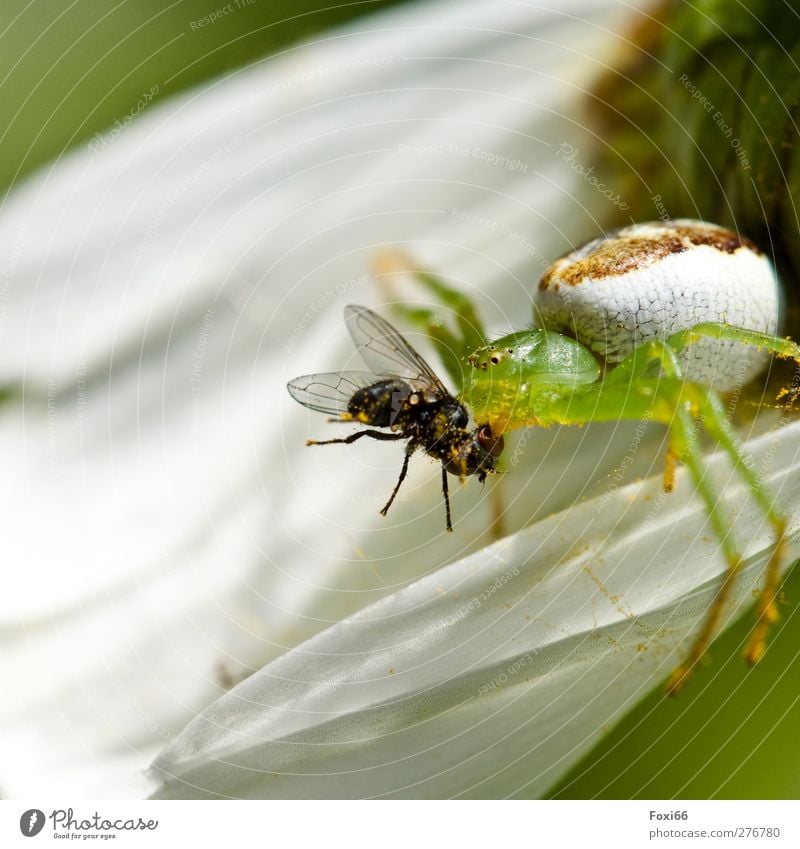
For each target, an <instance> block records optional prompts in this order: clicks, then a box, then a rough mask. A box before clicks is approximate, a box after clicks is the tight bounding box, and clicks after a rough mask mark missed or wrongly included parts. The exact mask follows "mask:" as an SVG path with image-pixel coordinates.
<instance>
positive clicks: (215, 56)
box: [0, 0, 396, 191]
mask: <svg viewBox="0 0 800 849" xmlns="http://www.w3.org/2000/svg"><path fill="white" fill-rule="evenodd" d="M395 2H396V0H357V2H353V3H340V4H336V3H330V4H323V3H320V2H311V0H229V2H228V0H177V2H172V3H170V2H162V0H119V2H109V0H73V2H72V3H63V4H61V3H49V2H45V0H33V1H32V2H31V0H3V2H2V4H0V80H2V82H0V116H2V118H0V128H2V130H1V132H2V135H0V191H5V190H6V189H8V187H9V186H11V185H13V184H14V183H16V182H17V181H18V180H19V179H20V178H21V177H23V176H24V175H25V174H27V173H29V172H30V171H32V170H33V169H35V168H36V167H38V166H40V165H42V164H44V163H45V162H48V161H50V160H54V159H57V158H58V157H59V156H60V155H61V154H62V153H64V151H66V150H67V149H68V148H70V147H73V146H75V145H77V144H80V143H81V142H83V143H86V142H87V141H88V140H89V139H91V138H92V136H93V135H94V133H96V132H101V131H103V130H106V129H108V128H110V127H111V126H113V124H114V121H122V120H124V118H125V116H126V115H129V114H130V113H131V112H132V110H135V109H136V108H137V103H138V102H139V101H140V99H142V98H143V97H144V96H145V95H146V94H147V93H148V92H150V91H151V89H152V87H153V86H154V85H155V86H157V87H158V93H157V94H156V96H155V97H154V98H153V102H162V101H163V100H164V99H165V98H167V97H170V96H171V95H174V94H175V93H177V92H179V91H180V90H181V89H184V88H187V87H189V86H192V85H195V84H196V83H198V82H200V81H201V80H204V79H207V78H209V77H213V76H217V75H220V74H224V73H225V72H226V71H230V70H232V69H234V68H238V67H241V66H243V65H247V64H248V63H250V62H253V61H255V60H258V59H260V58H262V57H264V56H267V55H269V54H271V53H276V52H279V51H280V50H282V49H285V48H286V47H288V46H289V45H291V44H292V43H294V42H297V41H299V40H303V39H306V38H309V37H311V36H313V35H316V34H318V33H320V32H322V31H324V30H326V29H328V28H329V27H332V26H335V25H336V24H341V23H344V22H345V21H348V20H351V19H353V18H355V17H358V16H359V15H364V14H366V13H368V12H371V11H373V10H376V9H378V8H386V7H387V6H391V5H394V3H395ZM220 12H222V14H221V16H220V17H219V18H218V19H217V20H215V21H214V22H213V23H202V24H201V22H202V21H203V19H204V18H206V17H207V16H209V15H212V14H214V13H220Z"/></svg>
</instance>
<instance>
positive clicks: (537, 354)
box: [462, 330, 600, 433]
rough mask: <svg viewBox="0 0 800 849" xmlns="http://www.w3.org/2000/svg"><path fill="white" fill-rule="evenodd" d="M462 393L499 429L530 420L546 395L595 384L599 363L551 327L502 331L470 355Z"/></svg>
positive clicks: (476, 414) (478, 417) (475, 412)
mask: <svg viewBox="0 0 800 849" xmlns="http://www.w3.org/2000/svg"><path fill="white" fill-rule="evenodd" d="M467 363H468V366H469V367H468V368H467V370H466V374H465V382H464V391H463V394H462V398H463V400H464V402H465V404H466V405H467V406H468V407H469V408H470V409H471V410H472V413H473V415H474V417H475V420H476V421H485V422H489V423H490V424H491V425H492V428H493V429H494V430H495V432H497V433H501V432H502V431H503V430H506V429H509V428H513V427H519V426H521V425H522V424H526V423H531V422H532V421H533V420H534V419H535V417H536V412H535V411H536V399H537V397H539V396H540V395H542V394H549V393H552V392H553V391H561V390H563V389H570V388H574V387H577V386H584V385H588V384H591V383H594V382H595V381H596V380H597V379H598V378H599V376H600V366H599V364H598V362H597V360H596V359H595V358H594V356H593V355H592V353H591V352H590V351H589V350H588V349H587V348H585V347H584V346H583V345H581V344H580V342H576V341H575V340H574V339H571V338H569V337H568V336H564V335H562V334H560V333H556V332H554V331H550V330H525V331H520V332H517V333H511V334H509V335H508V336H503V337H502V338H501V339H497V340H496V341H494V342H492V343H491V344H489V345H486V346H484V347H483V348H478V349H477V350H476V351H473V352H472V354H470V355H469V356H468V357H467Z"/></svg>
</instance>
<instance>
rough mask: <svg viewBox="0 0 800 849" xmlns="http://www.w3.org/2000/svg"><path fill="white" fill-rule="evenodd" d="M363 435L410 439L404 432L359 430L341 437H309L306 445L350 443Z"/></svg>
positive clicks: (388, 439)
mask: <svg viewBox="0 0 800 849" xmlns="http://www.w3.org/2000/svg"><path fill="white" fill-rule="evenodd" d="M337 421H338V420H337ZM362 436H369V437H370V438H371V439H378V440H380V441H382V442H394V441H395V440H396V439H408V437H407V436H404V435H403V434H402V433H383V431H380V430H359V431H358V433H351V434H350V436H344V437H341V438H340V439H307V440H306V445H350V443H351V442H355V441H356V440H357V439H361V437H362Z"/></svg>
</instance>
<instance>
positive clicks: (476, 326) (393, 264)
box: [374, 249, 486, 392]
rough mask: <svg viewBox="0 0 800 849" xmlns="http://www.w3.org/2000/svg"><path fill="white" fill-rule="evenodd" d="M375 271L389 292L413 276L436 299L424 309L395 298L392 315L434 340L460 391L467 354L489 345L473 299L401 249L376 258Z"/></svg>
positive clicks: (386, 252)
mask: <svg viewBox="0 0 800 849" xmlns="http://www.w3.org/2000/svg"><path fill="white" fill-rule="evenodd" d="M374 268H375V275H376V277H377V279H378V281H379V283H380V284H381V285H382V286H383V287H384V288H385V289H386V290H387V291H388V292H389V293H392V292H393V281H394V279H395V277H396V275H410V276H411V277H412V279H413V280H414V281H415V282H416V283H417V284H418V285H419V286H420V287H421V288H422V289H423V290H425V291H426V292H427V293H428V295H429V296H431V297H432V299H433V301H434V305H432V306H424V307H418V306H413V307H412V306H408V305H407V304H404V303H402V301H401V299H400V298H395V300H394V303H392V305H391V308H392V312H393V313H394V314H395V315H396V316H397V317H398V318H401V319H403V320H404V321H406V322H407V323H408V324H410V325H412V326H414V327H417V328H419V329H420V330H422V331H423V332H424V333H425V334H426V335H427V336H429V337H430V338H431V340H432V341H433V343H434V345H435V347H436V350H437V353H438V354H439V356H440V357H441V359H442V363H443V364H444V366H445V368H446V369H447V373H448V375H449V376H450V378H451V380H453V382H454V383H455V385H456V391H457V392H460V391H461V389H462V386H463V381H464V374H463V369H464V360H465V359H466V356H467V354H469V353H470V351H473V350H475V349H476V348H479V347H480V346H481V345H484V344H485V342H486V335H485V331H484V329H483V324H482V323H481V321H480V319H479V318H478V312H477V310H476V308H475V304H474V303H473V301H472V299H471V298H469V297H467V296H466V295H465V294H463V293H462V292H460V291H458V290H457V289H454V288H453V287H452V286H450V285H449V284H448V283H446V282H445V281H444V280H443V279H442V278H441V277H439V276H438V275H436V274H431V273H430V272H429V271H424V270H422V269H421V268H420V266H419V263H418V262H416V261H415V260H414V258H413V257H411V256H409V255H408V254H407V253H405V252H404V251H401V250H397V249H386V250H384V251H382V252H381V253H380V254H378V256H377V257H376V259H375V263H374Z"/></svg>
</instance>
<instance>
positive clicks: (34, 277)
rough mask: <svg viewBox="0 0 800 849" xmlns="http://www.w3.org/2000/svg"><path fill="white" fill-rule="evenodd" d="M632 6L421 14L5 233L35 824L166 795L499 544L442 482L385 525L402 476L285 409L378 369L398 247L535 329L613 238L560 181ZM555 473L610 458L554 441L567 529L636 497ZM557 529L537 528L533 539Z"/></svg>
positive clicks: (5, 327)
mask: <svg viewBox="0 0 800 849" xmlns="http://www.w3.org/2000/svg"><path fill="white" fill-rule="evenodd" d="M609 5H610V4H609V3H608V2H606V0H601V1H600V2H585V0H581V2H575V3H574V4H568V5H564V4H562V9H561V10H560V11H558V12H554V11H550V10H540V9H537V8H535V7H533V6H528V5H525V4H517V3H514V4H490V5H487V4H483V3H479V2H467V3H463V4H461V5H460V6H459V7H458V13H457V19H454V18H453V17H452V12H453V9H452V8H451V6H450V4H435V3H431V4H426V5H424V6H419V7H413V8H411V7H410V8H407V9H401V10H393V11H391V12H390V13H389V14H387V15H386V16H385V17H384V18H380V17H375V18H373V19H371V21H370V22H369V23H360V24H359V25H358V27H352V28H350V29H348V30H343V31H340V32H337V33H335V34H333V35H331V37H330V38H329V39H328V40H323V41H321V42H319V43H318V44H313V45H309V46H306V47H298V48H297V49H295V50H292V51H290V52H289V53H287V54H286V55H285V56H283V57H280V58H275V59H270V60H269V61H267V62H265V63H263V64H261V65H260V66H258V67H255V68H253V69H251V70H248V71H245V72H242V73H240V74H237V75H234V76H232V77H231V78H229V79H226V80H220V81H217V82H215V83H214V84H212V85H210V86H208V87H206V88H205V89H203V90H201V91H198V92H193V93H190V94H189V95H188V96H186V97H183V98H179V99H175V100H173V101H170V102H167V103H165V104H164V105H161V106H157V105H155V104H153V105H152V106H150V107H148V109H147V110H146V111H145V112H144V113H143V114H142V115H141V116H140V117H139V119H137V121H136V122H134V123H133V124H132V125H131V126H130V127H129V128H128V129H126V130H125V131H124V132H123V133H121V134H120V135H119V136H118V137H116V138H114V139H113V140H112V141H111V142H110V144H109V145H108V146H107V147H104V148H102V149H100V150H99V151H97V152H94V151H82V152H77V153H75V154H73V155H71V156H69V157H67V158H66V159H65V160H64V161H62V162H60V163H58V165H57V166H55V167H54V168H53V169H52V170H51V171H50V172H43V173H41V174H40V175H38V176H37V177H35V178H33V179H31V180H30V181H29V182H28V183H27V184H26V185H25V186H23V187H22V188H21V189H20V190H18V191H16V192H15V193H14V194H13V195H12V196H11V197H9V199H8V200H7V201H5V202H4V208H3V216H2V217H0V256H1V257H3V260H2V261H3V263H4V267H3V269H2V271H3V284H2V298H1V299H0V332H1V333H2V340H3V350H4V356H3V359H2V361H0V381H2V382H3V383H10V384H12V385H20V384H24V387H25V400H24V406H23V405H22V404H13V405H7V406H6V407H5V408H3V409H2V410H0V436H2V438H1V439H0V445H2V451H3V461H4V463H3V465H4V476H3V485H2V487H0V503H2V507H3V511H4V515H5V517H6V523H5V530H4V560H5V563H6V564H7V567H6V574H7V583H6V587H5V590H6V591H5V593H4V594H3V599H4V600H5V602H4V603H3V604H2V605H0V616H2V622H3V624H4V626H5V629H4V635H5V636H4V644H3V660H2V663H3V667H2V670H0V671H2V674H3V676H4V680H14V681H15V682H18V686H17V687H16V688H15V691H14V692H13V694H11V695H10V696H8V697H7V698H6V699H4V700H3V705H2V708H0V716H1V717H2V723H1V724H0V728H2V732H0V745H1V746H2V748H3V751H4V753H6V755H7V756H6V757H4V759H3V763H2V771H0V787H2V788H3V790H4V792H5V793H6V794H7V795H12V796H18V795H26V794H27V795H30V794H35V793H42V792H49V793H59V792H63V791H65V790H69V792H70V793H71V794H72V796H73V797H74V796H77V795H86V796H94V797H97V796H107V795H126V794H130V793H139V792H141V788H142V780H141V778H140V777H139V775H138V770H139V769H140V768H141V767H143V766H144V765H145V764H146V763H148V762H149V760H150V758H151V757H152V755H153V754H154V752H155V751H157V749H158V748H159V747H160V746H161V744H162V743H163V741H164V740H168V739H171V737H172V736H173V735H174V734H175V733H176V732H177V730H178V729H180V728H181V727H182V726H183V725H184V724H185V722H187V721H188V720H189V719H191V718H192V717H193V716H195V714H196V713H197V712H198V711H199V710H200V709H202V708H203V707H204V706H205V705H207V704H209V702H211V701H212V700H213V698H214V697H215V696H217V695H218V694H219V693H220V691H221V689H222V687H223V681H224V679H225V678H226V677H227V675H228V674H229V673H228V671H225V670H229V672H230V675H232V676H233V677H234V678H235V677H236V676H237V675H239V674H240V673H241V672H242V671H243V670H244V671H247V670H249V669H252V668H257V667H259V666H261V665H262V664H263V663H264V662H267V661H269V660H271V659H272V658H275V657H278V656H279V655H281V654H282V653H283V652H285V651H286V650H287V649H290V648H291V647H293V646H296V645H298V644H299V643H301V642H302V641H303V640H305V639H307V638H308V637H310V636H312V635H313V634H315V633H317V632H319V631H320V630H322V629H324V628H325V627H326V626H328V625H330V624H331V623H334V622H337V621H339V620H340V619H341V618H342V617H343V616H346V615H349V614H352V613H354V612H355V611H356V610H358V609H359V608H361V607H364V606H365V605H366V604H368V603H370V602H372V601H375V600H377V599H380V598H382V597H383V596H386V595H389V594H391V593H392V592H394V591H395V590H396V589H397V588H398V587H400V586H403V585H404V584H405V583H406V582H408V581H409V580H412V579H414V578H415V577H418V576H419V575H424V574H426V573H428V572H431V571H433V570H434V569H436V568H437V567H439V566H440V565H442V564H443V563H447V562H449V561H450V560H452V559H453V558H454V557H457V556H460V555H462V554H463V553H464V552H466V551H471V550H475V548H476V547H477V546H478V545H479V544H480V538H479V536H478V533H477V531H476V529H477V528H481V529H483V528H484V527H485V526H486V516H487V509H486V505H485V503H484V504H482V505H481V506H479V507H476V506H475V505H476V504H478V503H479V501H480V494H479V492H478V490H477V488H476V487H471V488H469V489H466V490H465V491H462V492H458V493H456V496H455V498H454V505H455V508H456V510H457V511H458V515H459V516H460V517H461V522H460V524H459V527H458V529H457V533H456V534H455V535H454V537H453V538H448V537H447V536H446V535H444V534H443V533H442V507H441V502H440V498H439V496H438V484H437V481H436V474H435V471H434V470H433V468H432V467H426V466H425V464H422V465H421V466H417V467H416V468H415V469H414V470H413V477H412V480H410V482H409V486H408V488H407V490H406V492H405V493H404V498H405V499H407V500H406V501H404V502H402V503H399V504H398V505H397V510H396V512H394V514H393V515H392V517H391V521H390V522H386V521H384V520H382V519H381V517H379V516H377V515H376V513H377V506H379V504H380V503H381V499H382V498H384V497H385V495H384V493H385V492H387V491H388V489H389V488H390V486H391V483H392V481H393V476H394V474H396V468H397V461H398V457H397V453H396V451H390V450H386V449H381V448H380V447H375V448H374V449H369V448H366V449H365V450H364V451H363V452H359V453H356V452H351V453H344V454H336V452H333V451H332V452H329V453H325V452H322V453H315V452H312V451H306V449H305V448H304V447H303V440H304V438H305V437H306V436H307V435H311V434H312V433H314V432H317V429H320V430H324V429H325V424H324V422H321V421H320V419H319V417H313V418H312V417H311V416H309V415H308V414H307V411H304V410H301V409H299V408H298V407H297V406H296V405H294V404H293V402H292V401H291V399H290V398H289V397H288V396H287V394H286V392H285V387H284V385H283V383H284V381H285V379H286V378H287V377H291V376H294V374H297V373H299V372H301V371H309V370H312V369H315V368H322V369H325V370H329V369H332V368H338V367H342V366H344V364H345V360H346V358H347V357H348V356H351V355H352V346H351V345H350V343H349V341H348V340H347V339H346V334H345V333H344V329H343V326H342V324H341V319H340V315H341V306H342V305H343V304H344V303H346V302H348V301H351V300H358V299H363V300H367V301H370V300H372V301H374V300H376V295H375V291H374V290H373V289H372V288H371V287H368V286H365V285H363V284H364V273H365V270H366V269H367V268H368V267H369V263H370V261H371V259H372V258H373V257H374V254H375V251H376V249H377V248H379V247H380V246H382V245H384V244H398V243H399V244H402V243H405V242H410V243H411V244H410V246H411V247H412V248H413V249H414V250H415V251H416V252H417V253H419V255H421V256H423V257H424V258H426V259H429V260H430V261H432V262H435V264H436V265H438V266H439V267H441V268H442V269H443V270H445V271H447V272H448V273H450V274H453V275H454V276H455V277H456V278H457V279H460V280H462V281H463V282H464V284H465V286H467V287H468V288H472V290H473V291H481V292H482V293H484V306H486V307H488V308H489V309H490V310H492V309H493V311H494V313H493V318H492V320H493V322H495V323H498V324H499V323H502V322H503V320H504V319H503V318H502V317H503V316H510V317H513V319H514V321H515V322H517V320H518V319H519V318H520V317H522V316H526V317H527V315H528V314H529V309H530V306H529V301H530V283H531V281H532V280H533V279H534V278H535V275H536V273H537V271H538V270H539V269H540V267H541V257H546V256H552V255H553V254H554V253H555V252H557V251H558V250H560V249H561V248H562V247H563V246H564V243H565V242H568V241H569V240H570V239H571V238H576V237H579V236H581V235H583V234H584V233H585V231H586V229H587V224H588V223H589V222H590V221H591V218H590V214H589V213H588V212H586V211H585V210H580V211H574V210H573V211H569V212H562V213H559V212H558V211H557V210H558V209H559V208H562V209H564V208H568V207H569V206H570V204H571V203H572V193H573V191H574V190H575V189H576V187H577V188H581V189H584V188H585V187H584V186H583V185H582V184H581V183H579V182H577V180H576V178H575V175H574V174H573V173H572V172H571V171H568V169H566V168H564V166H563V163H559V162H558V161H556V159H555V158H554V157H553V155H552V150H553V145H557V144H558V143H559V142H560V141H561V139H563V138H564V135H565V134H569V135H570V137H571V138H574V139H577V138H578V137H579V135H580V134H582V133H584V131H583V130H581V128H580V126H579V125H578V124H577V123H576V120H575V118H574V115H575V114H576V109H577V103H578V101H579V97H580V94H581V86H582V84H583V83H584V81H586V80H587V79H589V77H590V75H591V74H592V73H593V72H594V71H595V69H596V68H597V67H598V60H597V59H596V58H595V57H596V56H597V55H598V49H599V48H598V41H599V40H603V39H606V38H607V39H608V42H609V43H611V41H612V39H611V38H610V37H609V36H607V35H606V33H605V32H604V30H603V29H601V28H600V26H598V25H597V24H595V23H593V22H592V21H602V22H605V20H606V19H607V18H608V9H609ZM573 9H574V10H575V11H577V12H578V13H585V14H586V15H587V16H588V18H589V22H588V23H582V22H581V21H580V19H576V18H575V17H573V16H572V13H571V11H570V10H573ZM627 11H628V10H627V7H624V6H623V7H620V12H621V13H625V12H627ZM603 43H605V41H604V42H603ZM387 60H388V61H387ZM580 137H581V138H583V137H584V136H583V135H580ZM401 144H405V145H410V146H413V145H417V146H419V145H460V146H466V148H467V149H468V151H470V153H469V155H467V156H464V155H460V154H459V155H450V154H449V153H448V154H447V155H438V154H436V155H427V156H426V155H419V154H415V153H413V152H411V151H410V150H407V149H401V147H400V145H401ZM475 150H478V151H487V152H491V153H496V154H498V155H502V156H506V157H508V158H509V159H517V160H519V161H520V162H522V163H523V164H524V165H526V166H527V167H528V170H527V171H526V172H525V173H524V174H520V173H519V172H518V171H516V172H515V171H511V170H508V169H504V168H502V167H497V166H493V165H490V164H489V163H488V162H486V161H484V160H482V159H481V158H480V156H474V155H473V154H472V152H471V151H475ZM596 201H597V198H596V197H591V198H590V202H596ZM457 210H458V211H466V212H469V213H470V214H471V215H472V216H473V217H472V218H470V219H469V220H467V221H465V220H464V219H463V218H462V217H459V215H458V214H454V211H457ZM562 221H567V222H568V225H569V227H570V228H572V229H570V230H569V231H568V232H561V231H560V230H559V229H558V227H559V223H560V222H562ZM492 222H496V223H499V222H502V223H503V224H504V225H505V226H506V227H508V228H509V229H510V231H511V235H509V234H508V233H507V232H506V231H503V232H501V231H500V230H499V228H498V226H493V225H492ZM533 230H535V231H536V232H535V233H534V234H532V231H533ZM523 233H524V234H532V235H529V238H530V239H531V240H532V243H535V248H536V253H535V254H534V253H532V250H531V247H530V244H526V243H523V242H522V240H521V238H520V236H521V234H523ZM342 281H345V282H347V281H350V283H349V284H348V287H346V290H345V291H341V292H340V291H339V290H338V289H337V288H336V287H337V284H338V283H340V282H342ZM473 287H474V288H473ZM329 290H330V291H332V295H331V296H329V295H328V292H329ZM489 299H494V301H493V302H491V303H486V301H488V300H489ZM321 300H324V304H323V306H321V307H319V309H318V310H317V311H315V312H314V316H316V315H319V316H320V318H319V320H316V318H315V319H314V320H313V321H312V322H310V323H308V324H307V325H304V324H303V322H304V320H305V316H306V314H307V312H308V311H309V310H312V311H313V310H315V309H316V305H317V304H318V303H319V302H320V301H321ZM523 320H526V319H523ZM298 327H302V333H301V338H300V339H298V340H294V341H293V332H294V330H295V329H296V328H298ZM290 344H291V345H292V346H293V347H292V348H291V354H287V353H285V351H284V349H285V348H286V347H287V346H289V345H290ZM601 432H602V433H604V434H608V433H610V429H605V430H602V431H601ZM551 442H556V443H558V445H559V446H560V447H561V449H562V450H566V452H567V454H568V455H569V454H570V453H571V452H572V451H573V449H574V448H575V446H576V445H578V444H581V443H583V442H584V436H583V434H580V433H575V434H565V435H556V434H553V435H550V434H542V435H536V436H535V437H534V438H533V443H532V444H533V445H534V446H535V445H539V446H542V450H546V451H548V452H549V453H548V456H547V458H546V459H545V460H544V461H543V465H542V467H541V468H539V469H538V473H539V474H541V476H542V477H541V480H547V481H551V482H552V484H553V486H552V489H553V493H552V494H551V495H548V496H547V498H542V497H540V496H541V494H537V498H536V500H535V504H536V505H538V510H539V512H538V513H537V515H542V512H541V511H546V510H550V509H555V508H556V507H558V506H565V505H566V504H568V503H570V500H571V499H572V498H574V497H576V496H577V495H578V494H579V493H581V491H582V490H583V488H584V483H585V481H586V480H587V479H590V480H591V479H594V480H595V481H602V479H603V478H604V477H605V475H606V474H607V471H608V466H607V465H605V460H601V459H598V455H600V457H601V458H602V457H603V455H605V454H606V451H607V449H606V444H605V439H604V440H603V441H602V442H601V444H599V445H596V446H584V447H585V448H587V449H589V450H588V452H586V451H583V450H582V451H581V457H582V459H580V460H579V462H581V463H582V464H586V463H588V466H589V468H590V469H591V471H592V473H591V474H588V475H586V476H584V475H583V474H580V475H575V474H572V473H571V472H569V468H574V467H568V465H567V462H566V459H565V457H564V455H563V454H560V453H558V452H556V451H553V450H550V448H549V447H548V446H549V445H550V443H551ZM622 444H623V441H620V440H619V439H618V440H617V450H618V451H619V450H620V449H621V450H623V451H624V448H622ZM642 456H643V457H644V452H643V454H642ZM587 458H589V459H587ZM509 477H510V478H511V477H512V476H509ZM512 486H513V484H512ZM373 498H374V499H375V500H376V502H377V503H375V502H373ZM426 509H428V510H429V512H428V513H427V515H426V514H425V513H424V511H425V510H426ZM533 509H534V508H532V507H531V506H530V502H527V503H525V502H523V501H522V500H520V501H518V502H517V503H516V506H515V510H516V513H515V518H514V522H515V523H516V524H517V526H519V524H521V523H522V522H525V521H527V520H529V519H530V517H531V515H532V512H533ZM472 511H474V512H472ZM420 517H422V518H420ZM410 521H413V522H414V525H413V527H414V532H413V541H414V547H413V549H412V548H410V547H409V545H408V542H409V538H410V535H409V532H408V528H407V527H406V526H405V523H406V522H410ZM220 668H223V671H222V672H220V671H219V670H220ZM31 670H35V674H34V673H32V672H31Z"/></svg>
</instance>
